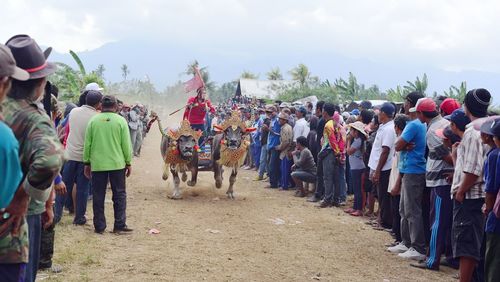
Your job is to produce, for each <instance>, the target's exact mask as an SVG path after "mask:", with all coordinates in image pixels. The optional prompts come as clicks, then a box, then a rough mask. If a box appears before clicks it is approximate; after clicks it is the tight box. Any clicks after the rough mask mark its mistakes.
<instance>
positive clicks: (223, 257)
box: [39, 130, 455, 281]
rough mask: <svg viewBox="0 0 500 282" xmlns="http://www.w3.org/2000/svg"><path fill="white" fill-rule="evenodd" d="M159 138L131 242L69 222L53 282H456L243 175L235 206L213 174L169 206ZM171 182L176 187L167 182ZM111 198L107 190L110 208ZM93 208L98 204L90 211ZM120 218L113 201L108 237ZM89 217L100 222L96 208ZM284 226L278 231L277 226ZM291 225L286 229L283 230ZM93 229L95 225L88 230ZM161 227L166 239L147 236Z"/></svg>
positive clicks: (130, 211) (140, 167) (151, 140)
mask: <svg viewBox="0 0 500 282" xmlns="http://www.w3.org/2000/svg"><path fill="white" fill-rule="evenodd" d="M159 140H160V136H159V133H158V132H157V130H153V131H152V133H151V134H150V135H149V136H148V137H147V139H146V140H145V144H144V146H143V150H142V156H141V158H139V159H135V160H134V164H133V169H134V170H133V175H132V176H131V177H130V178H129V179H128V208H127V215H128V225H129V226H130V227H131V228H134V229H135V231H134V232H133V234H131V235H114V234H111V233H108V232H106V233H105V234H104V235H97V234H95V233H93V228H92V225H89V226H85V227H76V226H72V225H71V217H70V216H68V215H65V217H64V218H63V221H62V223H61V224H60V225H59V226H58V227H57V231H56V249H55V256H54V260H55V262H56V263H59V264H61V265H62V266H63V267H64V272H63V273H60V274H57V275H56V274H50V275H49V274H47V273H46V272H42V273H40V275H39V278H41V279H43V280H45V281H172V280H174V281H204V280H206V281H277V280H279V281H317V280H320V281H455V280H454V279H453V278H451V275H452V274H453V273H454V271H453V270H451V269H449V268H445V267H442V269H441V271H440V272H431V271H423V270H419V269H414V268H412V267H410V266H409V264H408V263H409V262H408V261H405V260H402V259H399V258H397V257H396V256H394V255H392V254H390V253H388V252H386V251H385V247H384V244H385V243H388V242H390V241H391V238H390V236H389V235H388V234H387V233H386V232H382V231H375V230H372V229H371V228H370V227H368V225H366V224H364V222H365V220H363V219H360V218H354V217H351V216H348V215H345V214H344V213H343V212H342V210H341V209H338V208H333V209H322V210H320V209H317V208H314V207H313V206H312V205H311V204H310V203H306V202H305V201H304V200H303V199H297V198H294V197H292V195H291V193H292V192H279V191H276V190H267V189H264V188H263V187H264V186H265V183H262V182H254V181H252V179H253V177H254V172H248V171H241V172H240V174H239V176H238V181H237V183H236V187H235V196H236V200H228V199H226V198H225V191H226V190H225V189H227V175H226V179H225V181H224V186H223V187H222V189H221V190H216V189H215V188H214V187H215V186H214V182H213V175H212V174H211V173H208V172H201V173H200V174H199V181H198V184H197V185H196V187H194V188H188V187H187V186H186V185H185V183H183V184H182V188H183V193H184V199H183V200H178V201H174V200H169V199H168V198H167V195H168V194H169V193H171V185H172V184H171V183H170V184H167V183H166V182H164V181H162V180H161V164H162V163H161V158H160V157H159V149H158V147H159ZM170 181H171V179H169V182H170ZM110 197H111V192H110V191H108V199H110ZM89 203H90V202H89ZM112 212H113V209H112V204H111V201H110V200H107V204H106V214H107V222H108V229H110V228H112V226H113V221H112V219H113V213H112ZM88 217H89V218H91V217H92V210H91V204H90V205H89V210H88ZM277 223H278V224H277ZM279 223H284V224H279ZM90 224H92V221H90ZM151 228H156V229H158V230H160V231H161V233H160V234H158V235H150V234H148V231H149V230H150V229H151Z"/></svg>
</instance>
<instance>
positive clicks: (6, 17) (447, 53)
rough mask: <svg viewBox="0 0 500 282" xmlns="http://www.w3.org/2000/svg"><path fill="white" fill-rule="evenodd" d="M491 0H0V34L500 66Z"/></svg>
mask: <svg viewBox="0 0 500 282" xmlns="http://www.w3.org/2000/svg"><path fill="white" fill-rule="evenodd" d="M499 15H500V1H494V0H481V1H463V0H456V1H451V0H450V1H445V0H418V1H415V0H413V1H406V0H391V1H389V0H380V1H372V0H365V1H361V0H350V1H345V0H324V1H321V0H309V1H304V0H300V1H299V0H286V1H285V0H279V1H272V0H268V1H263V0H248V1H247V0H233V1H230V0H226V1H224V0H215V1H210V0H205V1H202V0H178V1H167V0H165V1H161V0H141V1H136V0H134V1H132V0H116V1H102V0H100V1H96V0H87V1H63V0H60V1H55V0H44V1H36V0H33V1H28V0H2V4H1V8H0V18H1V19H2V24H1V25H0V39H1V41H4V42H5V41H6V40H7V39H8V38H9V37H10V36H12V35H14V34H17V33H28V34H30V35H31V36H32V37H34V38H35V39H36V40H37V41H38V42H39V44H41V45H45V46H53V47H54V48H55V49H56V50H57V51H59V52H67V50H68V49H72V50H76V51H85V50H92V49H95V48H98V47H100V46H102V45H103V44H106V43H109V42H115V41H120V40H137V41H140V40H144V41H148V42H161V43H171V44H176V43H180V44H183V45H185V44H197V45H203V46H205V48H213V49H214V50H215V51H216V52H220V53H221V54H231V55H238V56H241V57H242V58H245V57H254V56H259V55H262V56H264V55H269V54H272V53H274V52H280V51H283V52H286V51H293V52H295V53H297V52H304V53H308V52H321V53H327V52H330V51H332V52H335V53H337V54H341V55H342V56H346V57H350V58H360V59H368V60H371V61H375V62H389V63H393V62H399V63H400V64H421V65H424V66H426V65H428V66H430V67H435V68H439V69H442V70H448V71H464V70H476V71H487V72H493V73H498V74H500V28H498V27H499V26H500V16H499Z"/></svg>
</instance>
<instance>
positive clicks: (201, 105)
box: [183, 96, 215, 124]
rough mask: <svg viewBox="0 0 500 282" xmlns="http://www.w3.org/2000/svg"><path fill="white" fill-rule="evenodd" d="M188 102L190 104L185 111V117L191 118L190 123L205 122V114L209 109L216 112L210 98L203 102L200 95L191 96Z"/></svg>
mask: <svg viewBox="0 0 500 282" xmlns="http://www.w3.org/2000/svg"><path fill="white" fill-rule="evenodd" d="M187 104H188V106H187V107H186V110H185V111H184V116H183V119H187V120H189V123H190V124H205V116H206V113H207V111H210V112H211V113H215V108H214V107H213V106H212V103H211V102H210V100H208V99H206V100H204V101H203V102H199V101H198V97H196V96H195V97H190V98H189V100H188V102H187ZM190 106H191V107H190ZM190 111H191V113H190Z"/></svg>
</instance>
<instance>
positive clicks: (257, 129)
mask: <svg viewBox="0 0 500 282" xmlns="http://www.w3.org/2000/svg"><path fill="white" fill-rule="evenodd" d="M263 123H264V120H263V119H262V118H259V119H258V120H257V121H255V122H254V124H253V125H252V126H253V127H254V128H255V131H254V132H252V133H251V134H250V136H252V140H253V145H254V146H256V147H261V146H262V145H261V144H260V138H261V135H262V134H261V132H260V128H261V127H262V124H263Z"/></svg>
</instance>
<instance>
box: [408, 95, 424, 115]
mask: <svg viewBox="0 0 500 282" xmlns="http://www.w3.org/2000/svg"><path fill="white" fill-rule="evenodd" d="M425 99H427V97H424V98H420V99H418V100H417V103H416V104H415V107H413V108H409V109H408V112H410V113H414V112H416V111H417V107H418V105H419V104H420V103H422V101H423V100H425Z"/></svg>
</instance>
